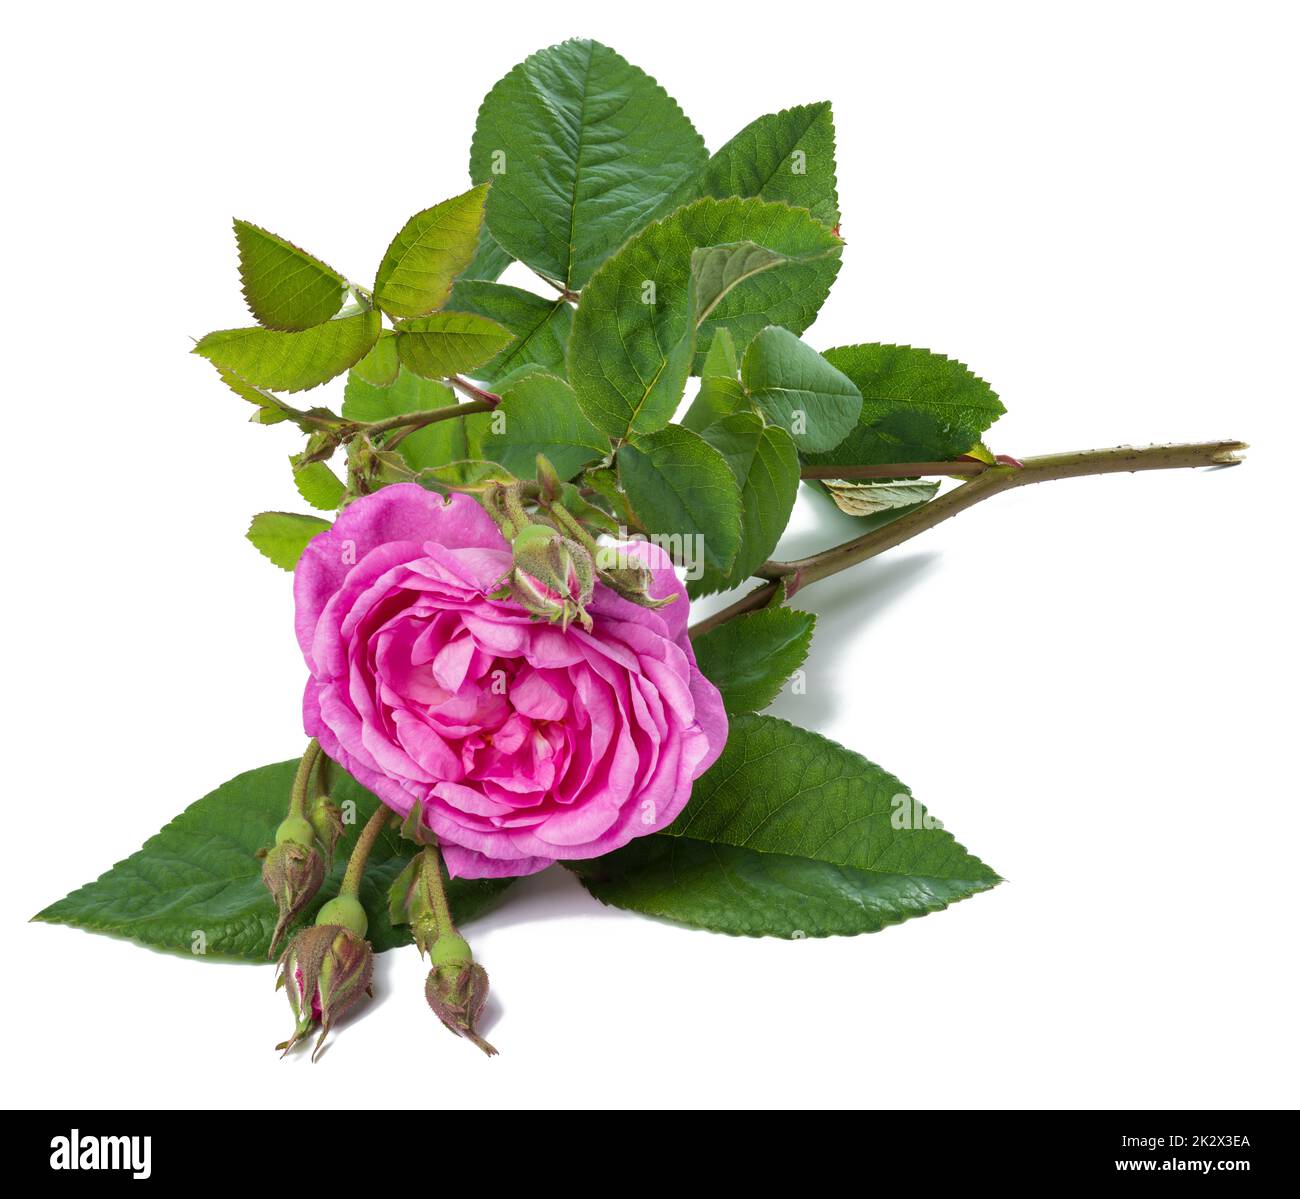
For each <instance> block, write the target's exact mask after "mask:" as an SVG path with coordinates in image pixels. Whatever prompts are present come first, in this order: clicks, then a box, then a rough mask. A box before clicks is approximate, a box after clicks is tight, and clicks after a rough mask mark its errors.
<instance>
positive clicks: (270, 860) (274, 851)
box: [262, 816, 325, 957]
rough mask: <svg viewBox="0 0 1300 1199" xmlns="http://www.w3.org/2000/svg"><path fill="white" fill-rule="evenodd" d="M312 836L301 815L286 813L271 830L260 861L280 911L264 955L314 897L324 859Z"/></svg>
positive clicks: (269, 954) (270, 952)
mask: <svg viewBox="0 0 1300 1199" xmlns="http://www.w3.org/2000/svg"><path fill="white" fill-rule="evenodd" d="M315 839H316V832H315V830H314V829H313V828H312V826H311V823H310V822H309V821H308V820H305V819H304V818H303V817H301V816H290V817H289V818H288V819H287V820H285V821H284V822H283V823H282V824H281V825H280V827H279V828H278V829H276V830H275V845H274V846H273V847H272V848H271V849H270V850H268V851H267V854H266V860H265V861H264V862H263V863H262V882H264V883H265V884H266V889H267V890H268V891H270V892H271V897H272V898H273V899H274V900H275V905H276V907H277V908H278V909H279V913H280V914H279V918H278V919H277V920H276V922H275V930H274V932H272V934H271V947H270V949H269V950H268V951H267V955H266V956H267V957H274V956H275V947H276V946H277V945H278V944H279V943H280V938H281V937H283V936H284V933H285V930H286V929H287V928H288V927H289V925H290V924H292V923H293V922H294V920H295V919H296V918H297V917H298V914H299V913H300V912H301V911H302V910H303V908H305V907H306V906H307V905H308V904H309V903H311V901H312V899H313V898H315V895H316V892H317V891H319V890H320V885H321V883H322V882H323V881H324V879H325V863H324V861H323V860H322V859H321V856H320V854H319V853H318V852H317V851H316V847H315V845H314V844H313V842H314V841H315Z"/></svg>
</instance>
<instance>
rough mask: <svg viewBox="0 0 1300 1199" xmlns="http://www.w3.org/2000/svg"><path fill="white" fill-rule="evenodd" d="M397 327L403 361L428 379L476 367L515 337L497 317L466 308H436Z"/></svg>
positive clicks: (400, 323)
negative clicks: (492, 317) (476, 314)
mask: <svg viewBox="0 0 1300 1199" xmlns="http://www.w3.org/2000/svg"><path fill="white" fill-rule="evenodd" d="M396 328H397V356H398V358H400V359H401V361H402V365H403V366H404V367H406V369H407V370H409V371H414V372H415V373H416V374H417V375H422V376H423V377H424V378H426V379H442V378H445V377H446V376H447V375H455V374H458V373H459V372H461V371H472V370H473V369H474V368H475V367H476V366H482V365H483V364H484V363H485V362H488V361H490V360H491V359H492V358H493V357H494V356H495V355H496V354H498V353H499V352H500V351H501V350H502V349H504V348H505V347H506V346H508V345H509V344H510V343H511V342H512V341H513V340H514V338H513V337H512V336H511V334H510V331H509V330H508V329H503V328H502V327H501V326H500V325H498V324H497V323H496V321H490V320H488V319H487V318H486V317H481V316H474V315H473V314H472V313H466V312H435V313H434V314H433V315H432V316H422V317H416V318H415V319H414V320H410V321H400V322H398V324H397V326H396Z"/></svg>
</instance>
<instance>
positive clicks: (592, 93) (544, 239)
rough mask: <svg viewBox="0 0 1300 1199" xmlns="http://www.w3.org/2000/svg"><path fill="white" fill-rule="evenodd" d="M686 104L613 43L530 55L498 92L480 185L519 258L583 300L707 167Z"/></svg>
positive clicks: (499, 233) (489, 102)
mask: <svg viewBox="0 0 1300 1199" xmlns="http://www.w3.org/2000/svg"><path fill="white" fill-rule="evenodd" d="M706 156H707V155H706V151H705V149H704V143H703V141H702V140H701V139H700V136H699V134H698V133H696V132H695V129H694V128H693V127H692V125H691V123H690V121H688V120H687V119H686V117H685V116H684V115H683V113H682V111H681V109H680V108H679V107H678V106H677V103H676V102H675V101H674V100H673V99H672V98H671V97H670V96H669V95H668V94H667V93H666V92H665V91H664V90H663V88H661V87H660V86H659V85H658V84H657V83H656V82H655V81H654V80H653V79H651V78H650V77H649V76H648V75H646V74H645V72H644V71H641V70H639V69H638V68H637V67H634V66H632V65H631V64H630V63H629V62H627V61H626V60H625V59H623V58H621V57H620V56H619V55H618V54H616V53H615V52H614V51H613V50H611V49H609V47H608V46H602V45H601V44H600V43H599V42H593V41H589V40H586V39H575V40H573V41H568V42H563V43H562V44H560V45H558V46H551V47H549V48H548V49H545V50H541V51H539V52H538V53H536V54H533V55H531V56H529V57H528V58H527V59H525V60H524V61H523V62H522V63H520V64H519V65H518V66H517V67H515V68H514V69H513V70H512V71H510V73H509V74H507V75H506V76H505V78H503V79H502V80H501V81H500V82H498V83H497V84H496V86H495V87H493V88H492V90H491V91H490V92H488V94H487V97H486V98H485V99H484V101H483V105H482V107H481V108H480V109H479V115H478V124H477V127H476V128H475V130H474V143H473V146H472V148H471V150H470V176H471V178H473V179H474V180H475V181H477V182H479V183H484V182H490V183H491V184H492V190H491V193H490V194H489V196H488V201H487V223H488V227H489V229H490V230H491V232H492V236H493V237H494V238H495V239H496V240H497V241H498V242H499V243H500V244H501V245H502V246H503V247H504V248H505V249H506V250H507V251H508V252H509V253H510V254H512V255H513V256H514V257H515V258H517V259H519V260H520V261H521V262H524V263H526V264H527V265H528V266H530V267H532V268H533V269H534V270H536V271H538V272H540V273H541V274H542V275H544V276H546V277H547V278H550V279H553V280H555V281H556V282H558V283H562V284H564V285H566V286H567V287H569V288H570V289H572V290H574V291H577V290H579V289H581V288H582V287H584V286H585V285H586V283H587V281H588V280H589V279H590V278H591V276H592V273H593V272H594V271H595V269H596V267H597V266H599V265H600V263H601V262H602V261H603V260H604V259H605V258H606V257H608V255H609V254H610V253H611V252H612V251H613V250H616V249H617V248H618V247H619V246H621V245H622V244H623V242H625V241H626V240H627V239H628V237H630V236H631V235H632V234H633V233H635V232H636V231H637V230H638V229H639V228H640V227H641V226H642V225H644V224H645V223H646V221H648V220H649V219H650V216H651V214H652V213H653V212H654V210H655V209H656V207H657V206H658V205H659V203H660V201H661V200H662V198H663V196H664V195H666V194H667V193H669V192H671V191H673V190H674V189H675V188H676V187H677V186H678V185H679V184H680V183H682V182H683V181H684V180H685V179H687V178H688V177H690V176H691V175H692V174H693V173H694V172H695V171H696V170H697V169H698V168H699V167H700V166H701V165H703V163H704V161H705V158H706Z"/></svg>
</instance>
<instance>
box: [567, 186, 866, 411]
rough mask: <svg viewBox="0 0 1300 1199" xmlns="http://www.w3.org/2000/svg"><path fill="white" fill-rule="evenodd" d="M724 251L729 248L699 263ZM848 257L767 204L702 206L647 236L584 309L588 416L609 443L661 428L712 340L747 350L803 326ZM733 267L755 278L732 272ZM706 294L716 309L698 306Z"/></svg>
mask: <svg viewBox="0 0 1300 1199" xmlns="http://www.w3.org/2000/svg"><path fill="white" fill-rule="evenodd" d="M717 246H722V247H725V249H724V250H723V251H722V252H721V253H720V254H719V253H713V252H710V253H707V254H704V255H699V256H697V255H696V251H697V250H700V249H702V248H708V247H717ZM755 247H759V248H761V249H762V250H763V253H761V254H756V253H755V250H754V248H755ZM841 248H842V246H841V243H840V241H839V239H838V238H835V237H833V236H832V235H831V234H830V233H829V232H827V230H826V229H825V228H823V227H822V226H821V225H820V224H818V223H817V222H816V221H815V220H813V219H812V218H811V217H810V216H809V215H808V214H807V213H806V212H800V211H799V210H797V209H793V208H789V207H787V206H786V205H784V204H766V203H764V202H763V201H761V200H722V201H719V200H700V201H698V202H697V203H695V204H692V205H690V206H689V207H687V208H682V209H679V210H678V211H677V212H674V213H673V214H672V215H671V216H668V217H665V218H664V219H663V220H662V221H658V222H656V223H655V224H653V225H650V226H649V227H647V228H646V229H644V230H642V232H640V233H638V234H637V235H636V236H635V237H633V238H632V239H631V240H630V241H628V242H627V244H626V245H624V246H623V247H622V249H620V250H619V251H618V253H617V254H615V255H614V256H613V257H612V258H610V259H609V261H607V262H606V263H605V264H604V266H602V267H601V268H600V270H599V271H597V272H596V274H595V276H594V277H593V278H592V280H591V282H590V283H589V284H588V285H587V287H586V288H585V289H584V291H583V293H582V299H581V301H580V302H579V304H578V311H577V314H576V315H575V317H574V322H573V334H572V336H571V338H570V340H569V380H570V382H571V383H572V384H573V389H574V391H575V392H577V395H578V401H579V403H581V404H582V407H583V411H584V412H586V414H587V416H588V418H589V419H590V420H591V422H592V423H593V424H594V425H596V426H597V427H598V428H600V429H603V430H604V431H605V432H606V433H608V434H610V436H612V437H626V436H629V435H631V434H636V433H652V432H654V431H655V430H656V429H659V428H662V427H663V426H664V425H665V424H667V422H668V421H669V420H670V419H671V418H672V415H673V413H674V411H675V410H676V408H677V404H678V403H679V401H680V400H681V397H682V393H683V391H684V389H685V386H686V378H687V375H688V374H689V372H690V369H691V367H692V366H693V365H694V363H695V362H696V361H698V362H699V363H700V365H702V364H703V362H704V359H705V357H706V354H707V350H708V348H709V343H710V341H711V339H712V337H713V333H714V331H715V330H716V329H719V328H726V329H728V330H729V331H730V332H731V334H732V337H733V339H734V340H735V343H736V345H737V346H741V347H743V346H745V345H748V343H749V341H750V339H751V338H752V337H753V336H754V335H755V334H756V333H757V332H758V331H759V329H761V328H763V327H764V326H765V325H767V324H769V323H771V322H773V321H776V322H780V323H783V324H786V325H787V326H788V327H790V328H792V329H803V328H805V327H806V326H807V325H808V324H809V322H811V320H812V319H813V317H814V316H815V315H816V312H817V309H818V307H819V306H820V305H821V302H822V300H824V299H825V297H826V293H827V291H828V290H829V288H830V285H831V281H832V280H833V279H834V277H835V272H836V270H837V269H838V267H839V255H840V251H841ZM768 251H770V253H769V252H768ZM732 260H734V262H742V261H743V262H744V263H746V264H748V265H747V268H746V269H745V270H743V271H741V270H735V269H730V267H731V265H732ZM697 269H698V270H699V271H702V272H704V274H703V275H702V276H697V274H696V273H695V272H696V270H697ZM701 290H703V292H704V294H706V296H707V299H708V307H707V308H701V307H699V306H698V301H697V292H699V291H701ZM697 325H698V332H694V330H695V326H697ZM693 338H694V346H692V339H693ZM695 351H698V353H696V352H695Z"/></svg>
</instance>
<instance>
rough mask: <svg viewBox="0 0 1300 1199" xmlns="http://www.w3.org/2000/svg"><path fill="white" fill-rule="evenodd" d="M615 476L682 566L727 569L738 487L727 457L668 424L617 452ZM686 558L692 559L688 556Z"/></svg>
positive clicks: (734, 543)
mask: <svg viewBox="0 0 1300 1199" xmlns="http://www.w3.org/2000/svg"><path fill="white" fill-rule="evenodd" d="M618 475H619V480H620V482H621V483H622V485H623V489H624V491H626V493H627V498H628V500H629V502H630V503H631V505H632V508H633V510H634V511H635V512H636V515H637V519H638V520H639V521H640V523H641V525H642V526H643V527H644V528H645V530H646V531H647V532H649V533H652V534H658V535H660V536H663V537H666V538H668V539H669V541H668V542H667V543H666V544H665V545H664V549H665V550H669V551H670V552H672V553H673V554H674V557H676V558H678V559H679V560H680V561H681V562H682V564H683V565H699V564H700V557H701V555H700V553H699V552H698V551H699V550H702V551H703V554H702V557H703V564H706V565H709V566H712V567H713V568H714V569H716V570H720V571H726V570H727V569H728V568H729V567H730V566H731V563H732V562H733V561H734V560H735V557H736V551H737V550H738V549H739V548H740V488H739V487H738V486H737V484H736V479H735V476H734V475H733V474H732V473H731V468H730V467H729V466H728V465H727V462H726V459H725V458H723V456H722V455H721V454H719V453H718V451H717V450H715V449H714V448H713V447H712V446H711V445H709V444H708V442H706V441H705V440H704V439H703V438H702V437H700V436H699V435H698V434H695V433H692V432H691V431H690V430H689V429H683V428H682V427H681V425H668V426H667V427H666V428H663V429H660V430H659V431H658V432H657V433H651V434H649V435H647V436H645V437H639V438H637V440H636V441H635V443H633V444H629V445H625V446H623V448H622V449H620V450H619V451H618ZM687 559H690V561H689V562H688V561H686V560H687Z"/></svg>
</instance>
